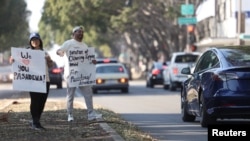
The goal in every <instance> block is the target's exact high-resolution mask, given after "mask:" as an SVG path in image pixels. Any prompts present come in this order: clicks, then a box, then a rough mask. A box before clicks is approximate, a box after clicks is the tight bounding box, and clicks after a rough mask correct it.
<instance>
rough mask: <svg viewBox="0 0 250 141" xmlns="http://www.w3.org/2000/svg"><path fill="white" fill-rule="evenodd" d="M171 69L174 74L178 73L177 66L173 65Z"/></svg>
mask: <svg viewBox="0 0 250 141" xmlns="http://www.w3.org/2000/svg"><path fill="white" fill-rule="evenodd" d="M172 71H173V74H174V75H177V74H178V73H179V70H178V68H175V67H174V68H173V69H172Z"/></svg>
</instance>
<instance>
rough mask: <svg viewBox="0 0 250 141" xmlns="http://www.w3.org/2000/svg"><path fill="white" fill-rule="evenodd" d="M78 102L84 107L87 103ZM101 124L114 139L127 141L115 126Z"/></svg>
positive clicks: (115, 140)
mask: <svg viewBox="0 0 250 141" xmlns="http://www.w3.org/2000/svg"><path fill="white" fill-rule="evenodd" d="M75 102H77V103H78V104H80V105H82V106H83V107H86V106H85V103H84V104H83V102H80V101H75ZM99 124H100V126H101V127H102V128H103V130H105V131H106V132H107V133H109V134H110V136H111V137H112V138H113V139H114V141H125V140H124V139H123V138H122V137H121V136H120V135H119V134H118V133H117V132H116V131H115V130H114V129H113V128H111V127H110V126H109V125H108V124H107V123H99Z"/></svg>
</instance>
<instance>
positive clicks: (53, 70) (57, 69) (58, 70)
mask: <svg viewBox="0 0 250 141" xmlns="http://www.w3.org/2000/svg"><path fill="white" fill-rule="evenodd" d="M61 72H62V70H61V69H59V68H55V69H52V73H61Z"/></svg>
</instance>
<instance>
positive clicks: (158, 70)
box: [146, 62, 167, 88]
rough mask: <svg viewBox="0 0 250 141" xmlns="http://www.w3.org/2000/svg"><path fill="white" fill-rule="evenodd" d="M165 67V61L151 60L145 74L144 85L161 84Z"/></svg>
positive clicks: (152, 86) (151, 86)
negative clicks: (151, 62) (150, 64)
mask: <svg viewBox="0 0 250 141" xmlns="http://www.w3.org/2000/svg"><path fill="white" fill-rule="evenodd" d="M166 67H167V63H166V62H153V64H152V66H151V67H150V69H149V70H148V71H147V74H146V87H150V88H154V86H155V85H163V74H162V72H163V70H164V69H165V68H166Z"/></svg>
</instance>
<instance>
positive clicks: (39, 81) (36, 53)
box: [11, 47, 46, 93]
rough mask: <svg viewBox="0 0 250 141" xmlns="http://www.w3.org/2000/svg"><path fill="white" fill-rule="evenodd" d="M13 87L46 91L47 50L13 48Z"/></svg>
mask: <svg viewBox="0 0 250 141" xmlns="http://www.w3.org/2000/svg"><path fill="white" fill-rule="evenodd" d="M11 55H12V57H13V59H14V62H13V64H12V72H13V75H14V78H13V83H12V85H13V89H14V90H20V91H30V92H42V93H45V92H46V63H45V52H44V51H41V50H31V49H23V48H14V47H12V48H11Z"/></svg>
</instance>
